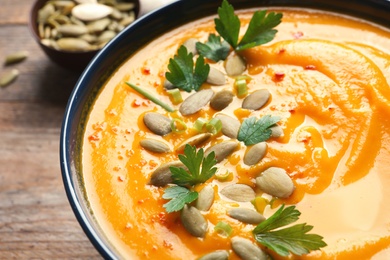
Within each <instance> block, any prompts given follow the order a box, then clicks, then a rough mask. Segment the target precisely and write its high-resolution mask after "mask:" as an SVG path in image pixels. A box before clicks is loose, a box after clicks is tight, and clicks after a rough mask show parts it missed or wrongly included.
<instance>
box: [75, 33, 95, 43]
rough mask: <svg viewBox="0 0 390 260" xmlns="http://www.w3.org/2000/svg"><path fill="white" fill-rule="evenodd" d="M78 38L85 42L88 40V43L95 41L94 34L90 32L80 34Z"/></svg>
mask: <svg viewBox="0 0 390 260" xmlns="http://www.w3.org/2000/svg"><path fill="white" fill-rule="evenodd" d="M79 39H83V40H84V41H86V42H88V43H90V44H92V43H95V42H97V37H96V35H92V34H89V33H87V34H83V35H81V36H80V37H79Z"/></svg>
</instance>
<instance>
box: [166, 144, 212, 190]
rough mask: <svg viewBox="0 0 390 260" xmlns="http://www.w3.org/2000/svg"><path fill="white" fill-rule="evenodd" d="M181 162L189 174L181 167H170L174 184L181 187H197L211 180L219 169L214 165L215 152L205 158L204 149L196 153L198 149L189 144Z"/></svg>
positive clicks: (181, 155)
mask: <svg viewBox="0 0 390 260" xmlns="http://www.w3.org/2000/svg"><path fill="white" fill-rule="evenodd" d="M179 159H180V161H181V162H182V163H183V164H184V165H185V166H186V167H187V169H188V172H187V171H186V170H184V169H182V168H179V167H170V168H169V169H170V170H171V173H172V179H173V183H175V184H177V185H179V186H187V185H195V184H198V183H203V182H205V181H207V180H208V179H210V178H211V177H212V176H213V175H214V174H215V172H216V171H217V168H216V167H214V165H215V164H216V163H217V161H216V160H215V154H214V152H212V153H210V154H209V155H208V156H207V157H204V152H203V148H201V149H199V151H198V152H196V147H195V146H191V145H189V144H187V145H186V146H185V148H184V155H183V154H179Z"/></svg>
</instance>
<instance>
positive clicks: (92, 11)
mask: <svg viewBox="0 0 390 260" xmlns="http://www.w3.org/2000/svg"><path fill="white" fill-rule="evenodd" d="M111 13H112V7H109V6H107V5H101V4H96V3H84V4H79V5H76V6H75V7H74V8H73V9H72V15H73V16H74V17H76V18H77V19H79V20H81V21H86V22H87V21H95V20H99V19H102V18H104V17H107V16H108V15H110V14H111Z"/></svg>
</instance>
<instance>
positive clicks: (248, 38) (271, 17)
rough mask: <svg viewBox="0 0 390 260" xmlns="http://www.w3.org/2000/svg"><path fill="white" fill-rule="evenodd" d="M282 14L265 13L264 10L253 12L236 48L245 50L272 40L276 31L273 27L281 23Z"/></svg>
mask: <svg viewBox="0 0 390 260" xmlns="http://www.w3.org/2000/svg"><path fill="white" fill-rule="evenodd" d="M282 16H283V14H282V13H275V12H271V13H269V14H268V15H267V11H266V10H263V11H257V12H255V13H254V14H253V16H252V19H251V21H250V22H249V26H248V29H247V30H246V32H245V35H244V37H243V38H242V39H241V41H240V44H239V45H238V46H237V48H236V50H245V49H249V48H252V47H254V46H258V45H262V44H265V43H267V42H270V41H272V40H273V39H274V38H275V34H276V33H277V32H278V31H277V30H275V29H273V28H274V27H276V26H277V25H279V24H280V23H281V19H282Z"/></svg>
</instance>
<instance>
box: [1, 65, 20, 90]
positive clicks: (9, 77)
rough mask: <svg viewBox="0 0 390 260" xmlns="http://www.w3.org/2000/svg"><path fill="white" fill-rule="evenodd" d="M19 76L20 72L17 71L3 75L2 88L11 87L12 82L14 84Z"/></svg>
mask: <svg viewBox="0 0 390 260" xmlns="http://www.w3.org/2000/svg"><path fill="white" fill-rule="evenodd" d="M18 76H19V71H18V70H17V69H13V70H10V71H7V72H5V73H4V74H3V75H1V78H0V87H6V86H8V85H10V84H11V83H12V82H14V81H15V80H16V79H17V77H18Z"/></svg>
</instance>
